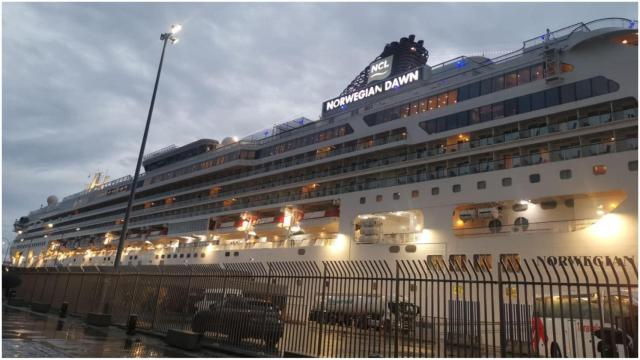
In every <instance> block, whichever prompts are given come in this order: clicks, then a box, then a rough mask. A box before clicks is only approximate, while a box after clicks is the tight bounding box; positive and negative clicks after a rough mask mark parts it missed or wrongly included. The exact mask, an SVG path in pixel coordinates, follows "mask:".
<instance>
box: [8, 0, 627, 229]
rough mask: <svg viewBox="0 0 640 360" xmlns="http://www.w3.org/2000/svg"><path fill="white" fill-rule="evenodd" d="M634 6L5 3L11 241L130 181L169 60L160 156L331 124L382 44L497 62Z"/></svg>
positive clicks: (159, 121)
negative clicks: (17, 223)
mask: <svg viewBox="0 0 640 360" xmlns="http://www.w3.org/2000/svg"><path fill="white" fill-rule="evenodd" d="M637 11H638V9H637V5H636V4H635V3H564V4H554V3H538V4H535V3H514V4H510V3H457V4H456V3H410V4H385V3H355V4H331V3H322V4H313V3H278V4H269V3H260V4H255V3H254V4H242V3H235V4H228V3H190V4H188V3H182V4H180V3H178V4H172V3H65V4H62V3H3V4H2V236H3V238H7V239H13V238H14V234H13V232H12V231H13V226H12V224H13V222H14V220H15V219H17V218H19V217H20V216H24V215H27V214H28V212H29V211H31V210H34V209H37V208H39V207H40V205H41V204H46V198H47V196H49V195H56V196H58V198H60V199H62V198H63V197H64V196H67V195H70V194H72V193H75V192H78V191H81V190H83V189H84V187H85V186H86V184H87V183H88V182H89V180H90V179H89V175H92V174H93V173H95V172H96V171H103V172H105V171H106V172H107V174H108V175H109V176H110V177H111V179H116V178H118V177H121V176H125V175H128V174H132V173H133V171H134V169H135V162H136V158H137V154H138V151H139V146H140V140H141V138H142V132H143V129H144V123H145V120H146V116H147V111H148V107H149V102H150V99H151V93H152V90H153V82H154V80H155V73H156V70H157V66H158V61H159V56H160V51H161V45H162V43H161V41H160V40H159V36H160V33H162V32H164V31H166V30H167V29H168V27H169V25H170V24H172V23H176V22H177V23H181V24H182V25H183V30H182V32H181V33H180V34H179V37H180V42H179V43H178V44H176V45H173V46H171V45H170V46H169V47H168V48H167V53H166V56H165V64H164V67H163V70H162V77H161V80H160V86H159V90H158V95H157V100H156V105H155V110H154V114H153V120H152V125H151V130H150V133H149V139H148V143H147V148H146V149H147V151H146V152H147V153H149V152H152V151H154V150H157V149H160V148H163V147H165V146H168V145H171V144H176V145H184V144H187V143H190V142H192V141H195V140H198V139H201V138H209V139H217V140H221V139H222V138H224V137H227V136H239V137H242V136H244V135H249V134H250V133H253V132H256V131H259V130H262V129H265V128H269V127H271V126H272V125H274V124H278V123H282V122H286V121H289V120H292V119H294V118H297V117H300V116H305V117H308V118H310V119H317V118H318V117H319V114H320V112H321V104H322V102H323V101H325V100H328V99H330V98H333V97H335V96H337V95H338V94H339V93H340V92H341V91H342V90H343V89H344V88H345V87H346V86H347V85H348V84H349V83H350V82H351V80H352V79H353V78H354V77H355V76H356V75H357V74H358V73H359V72H360V71H361V70H362V69H363V68H364V67H365V66H366V65H367V64H368V63H370V62H371V61H372V60H373V59H374V58H375V57H376V56H377V55H379V54H380V52H381V51H382V49H383V47H384V45H385V44H386V43H389V42H391V41H397V40H399V39H400V38H401V37H403V36H408V35H409V34H415V35H416V37H417V39H423V40H424V42H425V47H426V48H427V49H428V50H429V53H430V58H429V62H428V64H429V65H435V64H437V63H440V62H442V61H445V60H448V59H451V58H454V57H457V56H460V55H482V54H484V55H486V56H488V57H494V56H498V55H501V54H503V53H505V52H508V51H512V50H516V49H518V48H520V47H521V46H522V41H524V40H527V39H530V38H533V37H535V36H538V35H541V34H543V33H544V32H545V30H546V28H549V29H551V30H553V29H559V28H561V27H564V26H568V25H571V24H574V23H577V22H580V21H583V22H587V21H590V20H595V19H598V18H604V17H625V18H631V19H637Z"/></svg>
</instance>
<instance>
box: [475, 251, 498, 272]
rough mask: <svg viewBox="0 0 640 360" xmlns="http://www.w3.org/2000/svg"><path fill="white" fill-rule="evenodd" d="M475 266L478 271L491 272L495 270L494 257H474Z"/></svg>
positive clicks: (483, 255)
mask: <svg viewBox="0 0 640 360" xmlns="http://www.w3.org/2000/svg"><path fill="white" fill-rule="evenodd" d="M473 266H474V267H475V268H476V271H487V270H488V271H491V270H492V269H493V257H492V256H491V255H490V254H476V255H473Z"/></svg>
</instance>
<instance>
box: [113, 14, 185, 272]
mask: <svg viewBox="0 0 640 360" xmlns="http://www.w3.org/2000/svg"><path fill="white" fill-rule="evenodd" d="M181 29H182V26H181V25H179V24H176V25H171V30H169V32H167V33H163V34H161V35H160V40H162V54H161V55H160V64H159V65H158V74H157V75H156V83H155V85H154V87H153V96H151V105H150V106H149V114H148V115H147V124H146V125H145V127H144V135H142V144H140V153H139V154H138V162H137V164H136V171H135V173H134V174H133V181H132V182H131V191H130V192H129V200H128V201H127V210H126V211H125V213H124V223H123V224H122V232H121V233H120V239H119V240H118V249H117V251H116V258H115V260H114V262H113V267H114V268H116V269H117V268H118V267H119V266H120V258H121V257H122V250H123V249H124V243H125V241H126V239H127V230H128V227H129V216H130V215H131V207H132V205H133V198H134V196H135V193H136V185H137V183H138V176H139V175H140V166H141V165H142V156H143V155H144V148H145V145H146V144H147V135H148V134H149V125H150V124H151V115H152V114H153V105H154V104H155V102H156V93H157V91H158V82H159V81H160V72H161V71H162V62H163V60H164V50H165V49H166V47H167V41H171V43H172V44H175V43H177V42H178V38H177V37H175V34H177V33H178V32H179V31H180V30H181Z"/></svg>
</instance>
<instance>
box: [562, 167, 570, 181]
mask: <svg viewBox="0 0 640 360" xmlns="http://www.w3.org/2000/svg"><path fill="white" fill-rule="evenodd" d="M571 176H572V174H571V169H564V170H560V179H562V180H566V179H571Z"/></svg>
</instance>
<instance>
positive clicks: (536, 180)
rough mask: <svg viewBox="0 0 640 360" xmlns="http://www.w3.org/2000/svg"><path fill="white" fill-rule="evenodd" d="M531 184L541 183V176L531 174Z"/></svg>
mask: <svg viewBox="0 0 640 360" xmlns="http://www.w3.org/2000/svg"><path fill="white" fill-rule="evenodd" d="M529 182H530V183H532V184H535V183H539V182H540V174H531V175H529Z"/></svg>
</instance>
